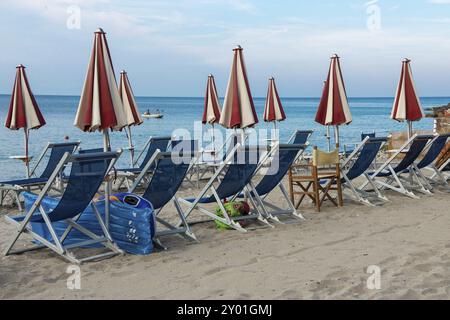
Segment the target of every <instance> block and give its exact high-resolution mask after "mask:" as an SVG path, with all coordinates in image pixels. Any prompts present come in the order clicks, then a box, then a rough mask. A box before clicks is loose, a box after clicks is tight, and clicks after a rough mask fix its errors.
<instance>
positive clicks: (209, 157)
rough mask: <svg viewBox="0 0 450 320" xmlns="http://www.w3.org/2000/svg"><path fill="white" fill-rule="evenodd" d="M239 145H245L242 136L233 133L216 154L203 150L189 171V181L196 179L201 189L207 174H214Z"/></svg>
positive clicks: (197, 185)
mask: <svg viewBox="0 0 450 320" xmlns="http://www.w3.org/2000/svg"><path fill="white" fill-rule="evenodd" d="M238 143H239V144H241V145H243V141H242V135H241V134H238V133H233V134H231V135H230V136H229V137H228V138H227V140H226V141H225V143H224V144H223V145H222V146H221V147H220V148H219V149H217V150H215V151H214V152H213V151H211V150H209V151H205V150H202V151H201V152H200V154H199V156H198V157H197V159H194V161H193V163H192V166H191V168H190V169H189V172H188V175H187V177H188V179H189V181H190V182H191V183H192V180H193V178H194V177H195V178H196V182H197V183H196V187H197V188H200V182H201V181H202V180H203V179H204V178H205V176H206V174H208V173H211V174H214V173H215V171H216V170H217V168H218V167H219V166H220V165H221V163H223V162H224V161H225V159H226V158H227V156H228V154H229V153H230V152H231V151H232V150H233V148H234V147H235V146H236V145H237V144H238Z"/></svg>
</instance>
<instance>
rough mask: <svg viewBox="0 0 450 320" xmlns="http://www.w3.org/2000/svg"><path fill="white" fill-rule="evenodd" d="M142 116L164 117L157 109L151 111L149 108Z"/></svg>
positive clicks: (150, 117) (151, 117) (146, 117)
mask: <svg viewBox="0 0 450 320" xmlns="http://www.w3.org/2000/svg"><path fill="white" fill-rule="evenodd" d="M142 117H143V118H145V119H162V118H164V115H163V114H162V113H161V112H160V111H159V110H156V112H155V113H151V112H150V110H147V111H146V112H145V113H144V114H143V115H142Z"/></svg>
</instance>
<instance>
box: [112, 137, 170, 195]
mask: <svg viewBox="0 0 450 320" xmlns="http://www.w3.org/2000/svg"><path fill="white" fill-rule="evenodd" d="M171 140H172V137H152V138H150V139H149V140H148V141H147V143H146V144H145V146H144V149H143V150H142V151H141V153H140V154H139V155H138V157H137V158H136V160H135V162H134V167H133V168H124V169H117V172H118V173H119V175H122V177H121V178H120V181H119V183H118V187H119V189H120V187H121V186H122V185H123V183H125V184H126V186H127V188H128V189H129V188H130V180H131V181H133V180H134V178H135V177H136V176H138V175H139V174H140V173H141V172H142V171H143V169H144V167H145V166H146V165H147V163H148V162H149V161H150V159H151V158H152V156H153V155H154V154H155V153H156V152H157V151H158V150H160V151H162V152H166V151H167V149H168V148H169V143H170V141H171ZM142 157H143V159H142V161H141V163H140V164H139V165H138V163H139V161H140V160H141V158H142ZM151 171H152V167H150V168H148V170H147V171H146V173H149V172H151Z"/></svg>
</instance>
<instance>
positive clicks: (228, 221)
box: [178, 143, 273, 233]
mask: <svg viewBox="0 0 450 320" xmlns="http://www.w3.org/2000/svg"><path fill="white" fill-rule="evenodd" d="M250 149H253V150H254V151H255V152H258V151H259V149H258V148H250ZM242 150H245V147H243V146H241V145H240V144H239V143H238V144H237V145H236V146H234V148H233V149H232V150H231V151H230V152H229V154H228V156H227V157H226V158H225V160H224V162H223V163H222V164H221V165H220V167H219V168H218V169H217V170H216V172H215V173H214V175H213V177H211V179H210V180H209V182H208V183H207V184H206V186H205V187H204V188H203V189H202V191H201V192H200V193H199V195H198V196H197V198H195V200H194V201H192V202H190V201H187V200H186V199H183V198H179V199H178V200H179V201H180V203H182V204H184V205H186V206H187V207H188V209H187V210H186V211H185V214H184V217H185V218H186V220H187V221H188V220H189V216H190V215H191V214H192V213H193V212H194V211H199V212H201V213H203V214H204V215H206V216H208V217H209V218H211V219H212V220H206V221H201V222H198V223H204V222H212V221H220V222H222V223H223V224H225V225H227V226H229V227H231V228H233V229H235V230H237V231H240V232H242V233H246V232H248V230H247V229H245V228H243V227H242V226H241V225H240V224H239V222H240V221H251V220H257V221H260V222H262V223H263V224H264V226H265V227H269V228H273V226H272V225H271V224H270V223H269V222H268V221H267V217H265V216H263V215H262V214H261V212H260V211H259V210H256V212H255V213H253V214H250V215H248V216H241V217H230V215H229V214H228V213H227V210H226V209H225V206H224V204H223V203H222V200H223V199H221V198H220V196H219V194H218V192H217V190H216V188H215V187H214V183H215V182H219V183H221V180H220V178H221V175H222V173H223V172H224V170H226V168H227V166H228V164H229V163H230V162H232V160H233V159H234V157H235V155H237V153H238V152H240V151H242ZM267 154H268V153H266V155H265V156H264V158H266V157H267ZM262 161H264V160H263V159H262ZM209 191H211V193H212V196H213V197H214V198H215V204H216V205H217V206H218V207H219V208H220V211H221V213H222V215H223V217H220V216H218V215H217V214H216V213H214V212H211V211H209V210H208V209H206V208H204V207H203V206H202V205H201V201H202V199H203V198H204V197H205V195H206V194H207V193H208V192H209ZM252 191H253V190H252V188H251V186H249V185H246V186H244V188H243V190H241V192H243V194H244V196H245V197H246V199H248V200H249V201H250V203H251V205H252V206H253V207H254V208H257V207H258V206H257V203H256V202H255V200H254V197H252V196H251V192H252ZM241 192H239V193H237V194H236V195H234V196H233V197H231V198H230V199H236V198H237V197H238V195H239V194H240V193H241Z"/></svg>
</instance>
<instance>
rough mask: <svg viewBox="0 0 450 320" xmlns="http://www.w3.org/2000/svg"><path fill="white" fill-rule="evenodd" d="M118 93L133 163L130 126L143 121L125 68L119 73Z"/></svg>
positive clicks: (132, 162) (132, 163)
mask: <svg viewBox="0 0 450 320" xmlns="http://www.w3.org/2000/svg"><path fill="white" fill-rule="evenodd" d="M119 95H120V98H121V100H122V104H123V108H124V113H125V117H126V121H127V137H128V146H129V149H130V153H131V165H132V166H133V165H134V145H133V139H132V136H131V126H139V125H141V124H142V123H143V122H144V121H143V120H142V116H141V114H140V113H139V108H138V106H137V103H136V99H135V98H134V94H133V90H132V89H131V84H130V80H129V79H128V74H127V72H126V71H125V70H122V72H121V73H120V84H119Z"/></svg>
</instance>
